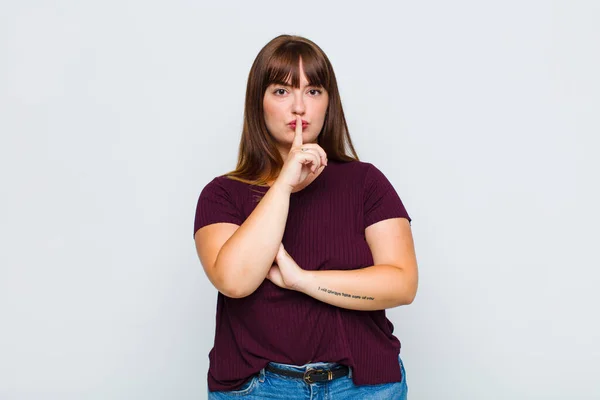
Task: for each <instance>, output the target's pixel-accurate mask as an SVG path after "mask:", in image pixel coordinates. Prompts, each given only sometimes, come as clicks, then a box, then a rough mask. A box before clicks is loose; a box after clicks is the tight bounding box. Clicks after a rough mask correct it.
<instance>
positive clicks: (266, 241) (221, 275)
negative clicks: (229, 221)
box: [207, 184, 290, 298]
mask: <svg viewBox="0 0 600 400" xmlns="http://www.w3.org/2000/svg"><path fill="white" fill-rule="evenodd" d="M289 204H290V191H289V190H287V189H286V188H284V187H283V186H282V185H278V184H274V185H273V186H271V188H269V190H268V191H267V193H266V194H265V196H264V197H263V198H262V200H261V201H260V203H259V204H258V205H257V206H256V208H255V209H254V211H252V213H251V214H250V215H249V216H248V218H247V219H246V220H245V221H244V223H243V224H242V225H241V226H240V227H239V228H237V229H236V230H235V232H234V233H233V235H231V237H230V238H229V239H228V240H227V241H226V242H225V244H223V246H222V247H221V249H220V250H219V252H218V255H217V257H216V260H215V262H214V264H213V265H212V267H210V268H207V274H208V275H209V278H211V281H212V282H213V284H214V285H215V287H216V288H217V289H218V290H219V291H220V292H221V293H223V294H225V295H227V296H229V297H234V298H239V297H245V296H248V295H249V294H251V293H252V292H254V291H255V290H256V288H257V287H258V286H259V285H260V284H261V283H262V282H263V281H264V279H265V275H266V274H267V272H268V270H269V268H270V267H271V265H272V263H273V259H274V258H275V255H276V254H277V249H278V248H279V244H280V243H281V240H282V238H283V232H284V229H285V223H286V220H287V216H288V210H289Z"/></svg>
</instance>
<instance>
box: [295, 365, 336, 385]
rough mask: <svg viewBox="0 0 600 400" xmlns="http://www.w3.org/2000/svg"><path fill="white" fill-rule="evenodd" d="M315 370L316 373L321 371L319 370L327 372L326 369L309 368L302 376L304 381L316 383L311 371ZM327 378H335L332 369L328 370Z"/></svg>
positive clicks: (329, 379)
mask: <svg viewBox="0 0 600 400" xmlns="http://www.w3.org/2000/svg"><path fill="white" fill-rule="evenodd" d="M311 372H314V373H319V372H325V370H324V369H312V368H309V369H307V370H306V371H305V372H304V376H303V377H302V379H304V382H306V383H308V384H311V383H315V381H313V380H312V378H311V376H310V373H311ZM327 380H328V381H331V380H333V373H332V372H331V371H329V370H328V371H327Z"/></svg>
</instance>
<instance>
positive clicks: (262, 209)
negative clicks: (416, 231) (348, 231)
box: [195, 63, 418, 310]
mask: <svg viewBox="0 0 600 400" xmlns="http://www.w3.org/2000/svg"><path fill="white" fill-rule="evenodd" d="M300 72H301V75H300V76H301V77H302V78H301V82H300V87H299V88H292V87H290V86H289V85H271V86H269V88H268V89H267V90H266V92H265V96H264V99H263V107H264V111H265V122H266V124H267V128H268V130H269V133H270V134H271V135H272V136H273V138H274V139H275V140H276V142H277V146H278V149H279V151H280V153H281V155H282V158H283V159H284V165H283V167H282V169H281V171H280V173H279V176H278V177H277V179H276V180H275V181H273V182H270V185H269V186H270V188H269V190H268V191H267V193H266V194H265V196H264V197H263V199H262V200H261V201H260V202H259V204H258V205H257V206H256V208H255V210H254V211H253V212H252V213H251V214H250V216H248V218H247V219H246V221H244V223H243V224H242V225H241V226H240V225H236V224H232V223H217V224H211V225H207V226H205V227H203V228H201V229H199V230H198V232H196V235H195V240H196V248H197V252H198V256H199V257H200V261H201V262H202V265H203V267H204V269H205V272H206V274H207V276H208V278H209V279H210V281H211V282H212V283H213V285H214V286H215V287H216V288H217V289H218V290H219V291H221V292H222V293H223V294H225V295H226V296H229V297H233V298H240V297H245V296H248V295H250V294H251V293H252V292H254V290H256V288H257V287H258V286H259V285H260V284H261V283H262V282H263V281H264V279H268V280H270V281H271V282H273V283H274V284H275V285H277V286H279V287H281V288H283V289H287V290H296V291H300V292H302V293H305V294H306V295H308V296H311V297H313V298H315V299H317V300H320V301H323V302H325V303H328V304H331V305H334V306H338V307H342V308H347V309H354V310H380V309H386V308H392V307H396V306H399V305H403V304H410V303H411V302H412V301H413V299H414V297H415V294H416V291H417V283H418V273H417V261H416V256H415V251H414V244H413V239H412V232H411V228H410V225H409V223H408V220H407V219H405V218H392V219H387V220H383V221H380V222H377V223H375V224H372V225H370V226H369V227H367V228H366V229H365V238H366V241H367V243H368V245H369V248H370V250H371V253H372V256H373V261H374V265H373V266H369V267H366V268H361V269H356V270H335V271H308V270H304V269H302V268H301V267H300V266H299V265H298V264H297V263H296V262H295V261H294V259H293V258H292V257H291V256H290V255H289V254H288V253H287V252H286V251H285V248H284V247H283V244H282V243H281V240H282V237H283V233H284V230H285V221H286V219H287V213H288V209H289V200H290V195H291V193H293V192H296V191H299V190H302V189H303V188H304V187H306V186H308V185H309V184H310V183H311V182H312V181H313V180H314V179H315V178H316V177H317V176H318V175H319V174H320V173H321V172H322V171H323V169H324V168H326V166H327V154H326V153H325V151H324V150H323V149H322V148H321V147H320V146H319V145H318V144H317V143H316V140H317V138H318V135H319V132H320V130H321V128H322V126H323V121H324V119H325V115H326V111H327V106H328V94H327V92H326V91H325V90H323V89H322V88H316V87H311V86H309V85H308V81H307V79H306V76H305V75H304V72H303V70H302V63H300ZM292 120H295V121H296V126H295V128H294V127H291V126H290V125H288V123H289V122H290V121H292ZM302 121H305V122H307V123H308V125H307V126H306V127H305V128H304V129H303V128H302V123H301V122H302ZM302 148H304V149H306V151H302V150H301V149H302ZM248 260H252V261H251V262H249V261H248Z"/></svg>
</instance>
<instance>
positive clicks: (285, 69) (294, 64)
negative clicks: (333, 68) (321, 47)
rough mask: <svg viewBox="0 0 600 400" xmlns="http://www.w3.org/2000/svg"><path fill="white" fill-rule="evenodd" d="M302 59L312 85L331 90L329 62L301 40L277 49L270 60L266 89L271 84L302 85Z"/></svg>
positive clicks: (296, 86) (295, 86)
mask: <svg viewBox="0 0 600 400" xmlns="http://www.w3.org/2000/svg"><path fill="white" fill-rule="evenodd" d="M300 59H302V68H303V69H304V74H305V75H306V79H307V80H308V84H309V85H310V86H317V87H323V88H325V90H327V91H329V87H330V79H329V73H328V69H327V63H326V62H325V60H323V59H322V58H321V57H320V56H319V54H318V53H316V52H315V51H314V50H313V49H312V48H311V47H310V46H308V45H307V44H305V43H301V42H292V43H287V44H286V45H284V46H282V47H281V48H279V49H277V50H276V51H275V53H274V54H273V57H272V58H271V59H270V60H269V63H268V65H267V70H266V74H265V78H266V80H265V84H264V89H266V88H267V87H268V86H269V85H271V84H278V85H291V86H292V87H294V88H299V87H300V66H299V64H300ZM290 78H291V83H290Z"/></svg>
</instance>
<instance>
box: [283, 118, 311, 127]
mask: <svg viewBox="0 0 600 400" xmlns="http://www.w3.org/2000/svg"><path fill="white" fill-rule="evenodd" d="M288 125H290V126H293V127H296V120H294V121H292V122H290V123H288ZM307 126H308V122H306V121H305V120H302V127H303V128H306V127H307Z"/></svg>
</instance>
